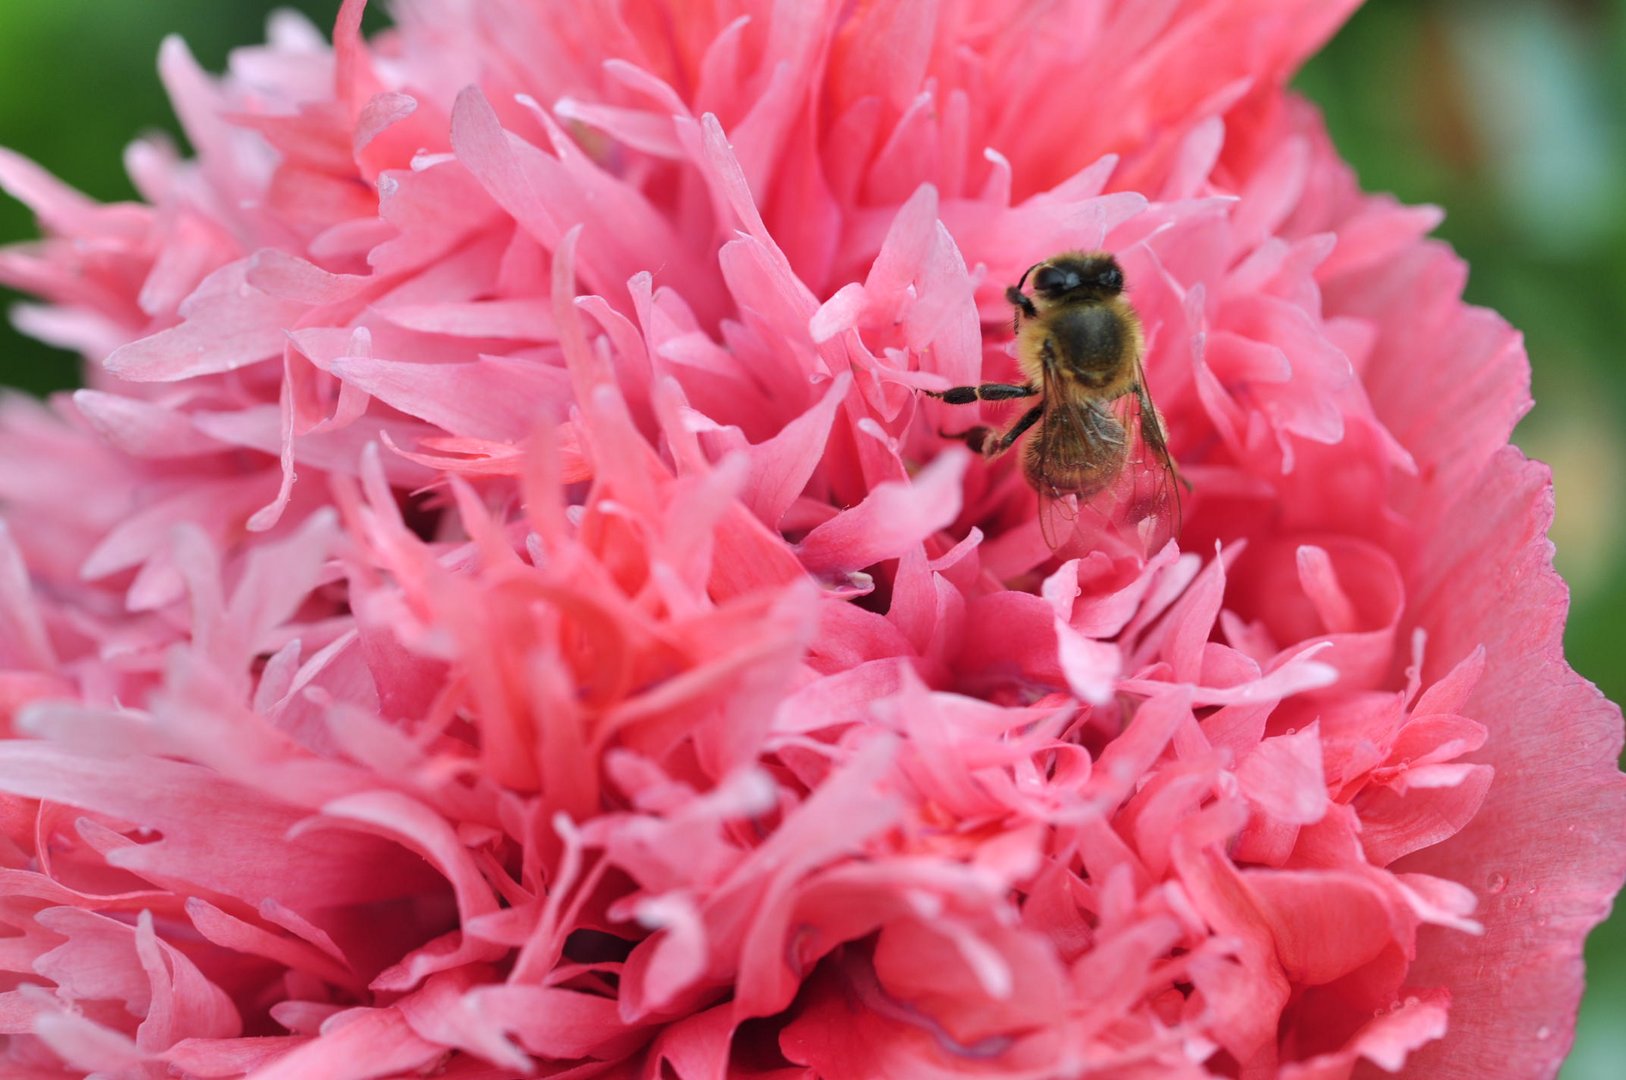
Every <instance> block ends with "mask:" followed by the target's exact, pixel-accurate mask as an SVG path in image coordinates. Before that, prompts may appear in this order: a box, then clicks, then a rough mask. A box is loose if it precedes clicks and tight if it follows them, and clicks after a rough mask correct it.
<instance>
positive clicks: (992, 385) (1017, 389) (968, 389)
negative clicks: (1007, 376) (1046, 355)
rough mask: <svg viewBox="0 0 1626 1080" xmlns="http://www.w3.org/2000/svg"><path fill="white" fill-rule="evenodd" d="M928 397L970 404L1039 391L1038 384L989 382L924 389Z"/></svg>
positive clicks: (1016, 396) (1006, 399) (953, 403)
mask: <svg viewBox="0 0 1626 1080" xmlns="http://www.w3.org/2000/svg"><path fill="white" fill-rule="evenodd" d="M921 392H922V393H924V394H925V395H926V396H927V397H934V398H937V399H938V400H939V401H945V402H947V403H948V404H950V405H969V404H971V403H972V402H973V401H1009V400H1010V399H1011V398H1021V397H1032V396H1033V395H1034V394H1037V393H1038V392H1039V388H1038V387H1036V386H1017V385H1015V384H1014V383H997V382H987V383H983V384H982V385H980V386H951V387H949V389H947V390H923V391H921Z"/></svg>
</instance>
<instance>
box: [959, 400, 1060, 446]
mask: <svg viewBox="0 0 1626 1080" xmlns="http://www.w3.org/2000/svg"><path fill="white" fill-rule="evenodd" d="M1043 415H1044V406H1043V405H1035V406H1034V407H1033V408H1031V409H1029V410H1028V411H1027V412H1025V413H1023V414H1022V419H1020V420H1018V421H1017V422H1016V423H1014V424H1012V425H1011V429H1010V430H1009V431H1007V432H1005V434H1003V435H1000V434H998V433H997V432H996V431H995V430H994V429H993V428H991V427H989V426H987V425H986V424H978V425H977V426H976V427H974V428H972V429H971V430H970V431H961V432H958V433H956V434H950V433H949V432H946V431H945V432H943V437H944V438H946V439H959V440H960V441H961V442H963V443H965V444H966V445H967V446H969V447H971V449H972V450H974V451H975V452H977V453H979V454H981V455H982V456H983V457H984V458H987V459H990V460H992V459H993V458H996V457H998V456H999V455H1001V454H1003V453H1004V452H1005V451H1007V450H1009V449H1010V448H1011V446H1012V445H1013V444H1014V443H1015V442H1016V440H1017V439H1020V438H1021V437H1022V433H1023V432H1025V431H1027V429H1028V428H1030V427H1032V426H1033V425H1034V424H1037V423H1038V422H1039V418H1040V417H1042V416H1043Z"/></svg>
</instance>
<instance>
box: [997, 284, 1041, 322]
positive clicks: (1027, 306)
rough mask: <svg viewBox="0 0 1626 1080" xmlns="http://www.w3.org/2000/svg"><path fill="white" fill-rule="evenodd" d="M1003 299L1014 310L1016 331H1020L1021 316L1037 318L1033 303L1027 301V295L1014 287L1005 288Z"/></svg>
mask: <svg viewBox="0 0 1626 1080" xmlns="http://www.w3.org/2000/svg"><path fill="white" fill-rule="evenodd" d="M1005 299H1006V300H1008V301H1009V302H1010V305H1011V306H1012V307H1014V308H1015V309H1016V315H1015V316H1014V323H1015V327H1016V329H1018V330H1020V329H1022V316H1024V315H1026V316H1027V317H1028V318H1030V319H1037V318H1038V317H1039V309H1038V308H1036V307H1034V306H1033V301H1032V300H1029V299H1028V297H1027V294H1026V293H1024V292H1023V291H1022V290H1021V289H1018V288H1017V287H1016V286H1015V285H1010V286H1007V287H1006V289H1005Z"/></svg>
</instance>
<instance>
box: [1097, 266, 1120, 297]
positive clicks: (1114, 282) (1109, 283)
mask: <svg viewBox="0 0 1626 1080" xmlns="http://www.w3.org/2000/svg"><path fill="white" fill-rule="evenodd" d="M1098 280H1099V281H1100V282H1101V286H1102V287H1103V288H1107V289H1112V290H1114V291H1117V290H1119V289H1122V288H1123V287H1124V272H1123V271H1122V270H1120V269H1118V268H1117V267H1116V266H1109V267H1107V268H1106V269H1105V270H1104V271H1102V272H1101V277H1100V278H1099V279H1098Z"/></svg>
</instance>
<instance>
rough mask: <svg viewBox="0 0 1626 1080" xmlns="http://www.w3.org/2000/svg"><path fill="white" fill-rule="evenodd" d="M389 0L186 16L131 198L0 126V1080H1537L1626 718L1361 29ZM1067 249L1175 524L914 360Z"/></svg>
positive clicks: (1611, 817)
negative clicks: (1179, 515)
mask: <svg viewBox="0 0 1626 1080" xmlns="http://www.w3.org/2000/svg"><path fill="white" fill-rule="evenodd" d="M362 6H363V5H362V3H361V2H359V0H347V2H346V3H345V4H344V6H343V8H342V9H341V11H340V13H339V18H338V25H337V27H336V30H335V35H334V37H335V44H334V46H333V47H332V49H331V50H330V49H329V48H328V46H327V45H326V44H325V43H324V41H323V40H322V37H321V35H320V34H319V33H318V32H317V31H316V30H314V29H313V28H311V27H309V26H308V25H306V24H304V23H303V22H301V21H299V20H298V19H297V18H295V17H293V16H279V17H278V18H277V19H276V20H274V21H273V23H272V26H271V29H270V36H271V41H270V43H269V44H268V45H267V46H265V47H263V48H256V49H245V50H242V51H240V52H238V53H237V54H235V55H234V57H233V58H232V61H231V69H230V71H229V72H228V73H227V75H226V76H225V77H224V78H223V79H222V80H220V81H214V80H211V79H210V78H208V77H206V76H205V75H203V74H202V73H201V72H200V71H198V69H197V68H196V66H195V65H194V63H193V62H192V60H191V58H190V56H189V55H188V54H187V52H186V50H185V48H184V46H182V45H180V44H179V43H178V42H175V41H171V42H169V43H167V44H166V46H165V48H164V51H163V54H162V58H161V72H162V74H163V77H164V79H165V81H166V84H167V85H168V86H169V88H170V91H171V94H172V95H173V97H174V99H175V102H176V107H177V110H178V111H179V113H180V115H181V117H182V121H183V123H184V124H185V126H186V129H187V132H188V136H189V138H190V139H191V141H192V142H193V144H194V145H195V146H196V147H197V151H198V157H197V159H196V160H195V161H181V160H177V159H176V158H175V157H174V155H173V154H172V153H171V152H169V151H168V150H166V149H165V148H164V147H162V146H159V145H155V144H151V143H138V144H136V145H135V146H134V147H132V148H131V150H130V151H129V154H128V160H129V164H130V170H131V173H132V175H133V176H134V178H135V180H136V182H137V185H138V187H139V188H140V190H141V192H142V194H143V196H144V198H145V199H146V200H147V201H146V203H145V204H143V205H120V206H98V205H95V204H92V203H90V202H89V201H88V200H86V199H85V198H84V197H82V196H80V195H78V194H77V193H74V192H72V191H68V190H66V189H64V188H63V187H61V186H60V185H58V184H57V183H56V182H55V181H53V180H51V179H50V178H49V177H48V176H46V175H45V174H44V173H42V172H41V171H40V170H39V169H37V168H36V167H34V166H33V165H31V164H29V163H27V162H24V161H21V160H19V159H17V158H15V157H10V156H7V157H5V158H3V159H0V182H3V183H4V184H5V185H6V187H7V188H8V189H9V190H11V192H12V193H13V194H14V195H16V196H17V197H19V198H21V199H22V200H24V201H25V202H27V203H28V204H29V205H30V206H32V207H33V208H34V210H35V211H36V212H37V214H38V215H39V218H40V221H41V224H42V229H43V231H44V232H45V235H46V239H44V240H43V241H41V242H40V243H38V244H36V245H32V246H29V247H26V248H17V249H12V250H10V251H8V252H6V253H4V255H3V256H0V275H3V277H4V278H5V280H7V281H8V282H10V283H12V284H15V285H20V286H22V287H24V288H27V289H30V290H32V291H33V292H35V293H36V294H38V295H40V296H41V297H43V298H44V300H45V301H46V304H45V306H39V307H32V308H28V309H25V310H24V311H23V312H22V313H21V316H20V317H21V319H22V320H23V322H24V325H25V326H27V327H28V328H29V329H30V330H32V331H33V332H35V333H36V334H38V335H39V336H41V337H44V338H47V339H49V340H53V341H57V342H59V343H63V344H66V345H70V346H72V347H74V348H77V349H79V350H80V351H82V352H83V353H84V354H85V356H86V358H87V361H88V364H87V388H86V389H84V390H82V391H79V392H78V393H76V394H73V395H71V396H67V397H63V398H61V399H58V400H55V401H52V402H50V403H49V404H47V405H43V406H42V405H38V404H35V403H32V402H30V401H27V400H24V399H20V398H11V399H8V400H6V401H5V403H4V405H3V406H0V507H3V529H0V721H3V722H4V723H5V725H6V730H7V734H8V735H9V736H10V737H9V738H8V739H7V740H6V741H4V742H3V743H0V792H4V795H3V796H0V807H3V808H4V810H5V814H4V822H5V828H4V837H3V842H0V881H3V882H4V889H3V890H0V926H3V927H4V932H5V934H6V935H7V938H6V939H7V941H8V943H9V944H8V946H7V948H6V949H5V951H4V959H3V961H0V963H3V970H4V971H5V973H6V977H5V981H4V988H3V989H0V1031H3V1032H4V1033H6V1036H5V1037H6V1041H5V1043H4V1049H3V1054H4V1056H5V1060H6V1069H7V1070H9V1071H8V1075H18V1076H24V1075H26V1076H40V1077H46V1076H71V1075H84V1074H88V1073H95V1074H97V1075H105V1076H119V1077H123V1076H130V1077H134V1076H159V1075H165V1074H166V1070H167V1071H168V1072H171V1073H179V1074H182V1075H187V1076H200V1077H226V1076H240V1075H252V1076H254V1077H256V1078H260V1080H270V1078H282V1077H289V1078H294V1077H309V1076H326V1077H356V1078H360V1077H371V1076H384V1075H412V1074H415V1073H418V1072H431V1071H439V1072H441V1073H444V1074H445V1075H451V1076H465V1077H476V1076H489V1077H498V1076H513V1075H520V1074H530V1075H550V1076H552V1075H557V1076H583V1077H585V1076H629V1077H631V1076H655V1075H676V1076H680V1077H683V1078H685V1080H694V1078H700V1077H720V1076H724V1075H728V1076H764V1077H766V1076H785V1077H789V1076H809V1077H903V1076H908V1077H931V1076H951V1075H952V1076H958V1075H965V1074H987V1075H997V1076H1004V1077H1022V1076H1027V1077H1051V1076H1091V1077H1103V1078H1105V1077H1113V1078H1133V1077H1150V1076H1158V1077H1163V1076H1170V1077H1203V1076H1240V1077H1250V1078H1251V1077H1265V1076H1281V1077H1285V1078H1291V1080H1322V1078H1334V1077H1347V1076H1349V1075H1350V1074H1351V1072H1352V1070H1354V1069H1357V1068H1358V1067H1359V1068H1364V1069H1370V1067H1371V1066H1376V1067H1377V1068H1378V1069H1381V1070H1387V1071H1390V1072H1401V1073H1403V1074H1405V1075H1409V1076H1419V1077H1422V1076H1426V1077H1480V1076H1486V1075H1498V1076H1521V1077H1523V1076H1548V1075H1551V1074H1552V1073H1553V1072H1554V1071H1555V1070H1556V1068H1557V1064H1558V1062H1559V1061H1560V1060H1561V1059H1562V1057H1563V1054H1564V1052H1565V1050H1566V1049H1567V1046H1568V1042H1569V1038H1570V1032H1571V1028H1572V1024H1573V1019H1574V1013H1575V1006H1576V1001H1577V998H1578V996H1579V993H1580V989H1581V970H1580V945H1581V940H1582V938H1583V936H1584V934H1585V933H1586V931H1587V930H1588V929H1589V928H1590V927H1591V926H1592V925H1594V924H1595V923H1596V922H1597V921H1598V920H1599V919H1600V918H1602V916H1603V915H1604V914H1605V912H1606V910H1607V908H1608V904H1609V901H1610V898H1611V896H1612V895H1613V893H1614V891H1615V889H1616V888H1617V887H1618V886H1619V885H1620V882H1621V880H1622V875H1623V874H1626V840H1623V838H1622V837H1621V835H1620V831H1619V827H1618V826H1619V821H1620V820H1621V815H1622V811H1623V809H1626V781H1623V778H1622V776H1621V775H1620V774H1619V773H1618V772H1617V770H1616V767H1615V764H1614V762H1615V758H1616V755H1617V754H1618V752H1619V751H1620V748H1621V724H1620V714H1619V712H1618V710H1616V709H1615V707H1614V706H1612V705H1610V704H1609V703H1608V702H1606V701H1604V700H1603V699H1602V698H1600V697H1599V696H1598V694H1597V692H1596V691H1595V690H1594V689H1593V688H1592V687H1590V686H1589V685H1587V684H1586V683H1585V682H1583V681H1582V680H1581V679H1580V678H1578V677H1577V676H1576V675H1575V674H1574V673H1573V672H1572V671H1570V669H1569V668H1568V667H1567V666H1566V665H1565V664H1564V662H1563V658H1562V653H1561V650H1560V633H1561V630H1562V625H1563V620H1564V614H1565V607H1566V597H1565V593H1564V590H1563V585H1562V583H1561V582H1560V581H1559V580H1558V579H1557V578H1556V577H1555V576H1554V575H1553V573H1552V570H1551V568H1550V548H1549V546H1548V544H1547V543H1546V541H1545V539H1544V537H1543V534H1544V531H1545V528H1546V525H1547V521H1548V517H1549V513H1550V499H1551V495H1550V486H1549V484H1548V480H1547V474H1546V472H1545V470H1544V469H1542V468H1541V467H1540V466H1539V465H1535V464H1532V463H1530V462H1527V461H1525V460H1524V459H1523V458H1522V457H1521V456H1520V455H1519V454H1518V452H1517V451H1516V450H1514V449H1512V448H1511V447H1510V446H1508V442H1507V440H1508V434H1509V431H1510V429H1511V427H1512V424H1513V422H1514V420H1515V419H1516V418H1517V417H1518V416H1519V415H1520V413H1522V411H1523V410H1524V408H1525V407H1526V405H1527V403H1528V402H1527V396H1526V386H1525V383H1526V375H1527V366H1526V361H1525V357H1524V354H1523V352H1522V350H1521V348H1520V345H1519V341H1518V338H1517V336H1516V334H1515V333H1514V332H1513V331H1512V330H1510V329H1509V328H1508V327H1507V326H1506V325H1505V324H1503V323H1502V322H1501V321H1500V320H1499V319H1498V318H1496V316H1494V315H1493V314H1491V313H1488V312H1485V311H1479V310H1475V309H1471V308H1468V307H1466V306H1464V305H1463V304H1462V303H1461V300H1460V285H1461V281H1462V277H1463V273H1464V270H1463V267H1462V265H1461V263H1460V262H1459V261H1458V260H1457V259H1456V258H1455V257H1454V256H1453V255H1451V254H1450V252H1449V251H1447V250H1445V249H1444V248H1443V247H1441V246H1440V245H1439V244H1437V243H1434V242H1431V241H1427V240H1424V239H1422V237H1423V235H1424V234H1425V233H1426V232H1427V231H1428V230H1429V229H1430V228H1431V226H1432V225H1433V224H1434V222H1435V220H1436V215H1435V213H1434V212H1433V211H1431V210H1426V209H1425V210H1417V209H1408V208H1404V207H1400V206H1397V205H1395V204H1394V203H1393V202H1391V201H1389V200H1387V199H1382V198H1373V197H1369V196H1366V195H1363V194H1362V193H1361V192H1360V191H1359V190H1358V189H1357V187H1356V186H1355V183H1354V180H1353V178H1352V176H1351V175H1350V173H1349V171H1348V169H1347V168H1345V167H1344V166H1343V165H1342V164H1341V163H1340V162H1339V160H1338V158H1337V156H1336V154H1335V153H1334V152H1333V150H1332V149H1331V147H1330V145H1329V144H1328V142H1327V139H1326V136H1325V134H1324V133H1323V131H1322V129H1321V127H1320V124H1319V120H1318V118H1317V117H1316V115H1315V113H1314V112H1313V110H1311V109H1310V108H1309V107H1308V106H1306V105H1305V104H1304V103H1302V102H1300V101H1298V100H1297V99H1295V98H1293V97H1292V96H1291V95H1289V94H1287V93H1286V92H1285V91H1284V90H1283V83H1284V81H1285V80H1286V79H1287V78H1288V76H1289V75H1290V74H1291V73H1292V71H1293V69H1294V67H1295V66H1296V65H1297V64H1298V63H1299V61H1301V60H1302V58H1303V57H1304V56H1305V55H1306V54H1307V53H1309V52H1310V51H1311V50H1313V49H1314V48H1315V47H1316V45H1317V44H1319V42H1320V41H1322V40H1323V39H1324V38H1325V37H1326V36H1327V35H1328V34H1329V33H1330V32H1331V31H1332V29H1333V28H1334V26H1335V25H1336V24H1337V23H1338V22H1339V21H1340V19H1341V18H1342V17H1343V16H1344V14H1346V12H1347V10H1348V8H1349V7H1351V6H1352V5H1350V4H1347V3H1344V4H1326V3H1320V2H1313V0H1293V2H1287V3H1283V2H1280V0H1276V2H1272V3H1262V2H1260V3H1254V2H1247V3H1238V2H1236V0H1187V2H1184V3H1175V4H1145V3H1122V4H1111V3H1100V4H1090V5H1078V6H1077V7H1076V10H1070V11H1069V12H1068V13H1067V14H1066V16H1065V20H1066V25H1065V27H1062V26H1061V25H1060V24H1058V23H1057V22H1056V21H1055V20H1058V19H1062V18H1063V16H1062V15H1060V14H1058V13H1055V12H1051V13H1048V14H1047V13H1045V12H1043V11H1042V10H1041V8H1040V7H1037V6H1035V5H1031V4H1025V3H1019V2H1010V3H1005V4H997V3H996V4H993V5H990V4H988V3H978V4H972V3H955V2H943V3H936V2H925V0H923V2H910V3H859V4H834V3H831V4H814V3H807V4H799V3H798V4H768V3H743V4H737V5H709V6H708V5H676V4H662V3H658V2H655V0H649V2H644V3H636V4H624V5H581V4H571V3H557V4H535V3H520V2H518V0H479V2H475V0H400V2H399V3H398V4H397V6H396V8H395V15H396V20H397V24H398V26H397V29H395V30H394V31H391V32H390V33H388V34H385V35H383V36H381V37H380V38H379V39H377V40H374V41H371V42H368V41H364V40H363V39H362V38H361V37H360V36H359V23H360V15H361V10H362ZM725 9H727V10H725ZM1069 248H1085V249H1092V248H1105V249H1107V250H1110V251H1112V252H1114V253H1116V254H1117V256H1118V258H1119V259H1120V261H1121V262H1122V264H1123V266H1124V268H1125V271H1126V274H1127V276H1128V279H1129V282H1130V295H1131V296H1132V298H1133V300H1134V303H1135V305H1136V307H1137V309H1138V310H1139V312H1140V314H1141V316H1142V318H1143V320H1144V321H1145V323H1146V327H1147V331H1148V335H1149V349H1148V354H1147V358H1146V366H1147V371H1148V377H1149V380H1150V382H1151V386H1152V389H1153V391H1154V393H1155V395H1156V399H1157V401H1158V403H1159V405H1160V407H1161V408H1162V410H1163V412H1164V413H1165V414H1166V416H1167V420H1168V426H1169V428H1170V431H1171V434H1172V442H1173V449H1174V451H1175V455H1176V457H1177V458H1178V459H1179V461H1180V462H1181V465H1182V468H1183V469H1184V471H1185V472H1186V474H1187V475H1189V477H1190V478H1191V479H1192V481H1193V483H1194V486H1195V491H1194V494H1192V495H1191V496H1190V497H1189V498H1188V500H1187V505H1186V513H1185V529H1184V532H1183V534H1182V537H1181V541H1180V545H1179V546H1178V547H1176V546H1174V545H1170V546H1168V547H1166V548H1164V549H1163V550H1160V551H1156V552H1153V553H1151V554H1150V555H1149V556H1147V557H1143V556H1142V555H1141V554H1140V553H1139V552H1133V551H1126V550H1123V547H1122V545H1113V544H1109V543H1107V542H1106V540H1107V539H1109V537H1106V536H1104V535H1103V534H1100V533H1099V532H1098V531H1096V530H1094V529H1093V528H1092V527H1090V526H1088V525H1084V526H1081V528H1080V531H1079V532H1078V533H1077V534H1076V535H1075V536H1073V537H1072V538H1071V539H1070V540H1069V542H1068V543H1067V544H1065V545H1063V547H1062V548H1061V550H1060V551H1058V552H1052V551H1051V550H1050V548H1049V547H1048V546H1047V545H1046V544H1045V542H1044V540H1043V538H1042V537H1041V535H1040V532H1039V529H1038V525H1037V519H1036V511H1037V500H1036V498H1035V496H1034V493H1033V491H1032V489H1031V488H1029V487H1028V486H1027V485H1026V483H1025V482H1024V480H1023V478H1022V476H1021V472H1020V469H1019V468H1017V467H1016V463H1015V462H1014V461H1013V460H1009V459H1005V460H1000V461H997V462H992V463H986V462H982V461H972V460H970V459H969V456H968V455H967V453H966V452H965V450H964V449H963V448H961V447H958V446H957V445H956V444H954V443H952V442H951V441H948V440H945V439H944V438H943V437H942V436H941V434H940V432H941V431H942V430H943V429H945V428H949V427H952V426H955V425H958V424H962V423H964V422H965V420H966V415H965V408H964V407H962V408H960V409H958V410H956V409H954V408H953V407H949V406H945V405H942V404H939V403H936V402H932V401H930V400H928V399H924V398H923V397H922V396H921V395H920V394H919V393H918V391H919V390H920V389H934V388H941V387H943V386H946V385H957V384H963V383H967V382H973V381H976V380H977V379H979V378H981V377H989V378H999V377H1006V376H1008V375H1009V374H1010V373H1011V372H1012V370H1013V368H1012V364H1013V361H1012V360H1011V358H1010V356H1009V354H1008V352H1007V348H1006V346H1007V343H1008V333H1009V331H1008V323H1009V318H1010V309H1009V306H1008V304H1007V303H1006V301H1005V300H1004V298H1003V288H1004V286H1005V285H1007V284H1009V283H1011V282H1013V281H1014V280H1016V278H1017V276H1018V275H1019V274H1020V273H1021V271H1022V270H1023V269H1024V268H1025V267H1027V266H1028V265H1030V264H1032V263H1033V262H1034V261H1036V260H1038V259H1042V258H1044V257H1046V256H1048V255H1051V254H1054V253H1055V252H1058V251H1061V250H1066V249H1069ZM996 408H997V407H996V406H993V405H990V406H987V409H988V412H987V417H988V419H989V420H990V421H994V422H998V421H1000V420H1002V419H1004V414H1003V413H999V412H996V411H995V410H996ZM1363 1062H1365V1063H1368V1064H1366V1065H1364V1066H1363V1065H1362V1064H1361V1063H1363ZM663 1065H664V1067H665V1068H666V1070H667V1072H666V1073H664V1074H663V1073H662V1068H663Z"/></svg>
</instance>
